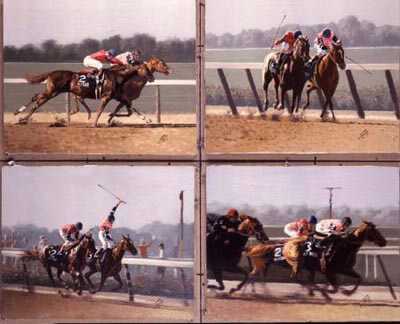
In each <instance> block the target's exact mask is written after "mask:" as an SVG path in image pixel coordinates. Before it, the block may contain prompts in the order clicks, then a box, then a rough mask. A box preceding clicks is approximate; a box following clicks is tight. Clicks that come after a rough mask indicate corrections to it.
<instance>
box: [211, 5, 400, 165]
mask: <svg viewBox="0 0 400 324" xmlns="http://www.w3.org/2000/svg"><path fill="white" fill-rule="evenodd" d="M227 7H229V15H226V10H225V9H226V8H227ZM328 8H329V9H328ZM206 9H207V10H206V27H205V28H206V47H205V60H206V63H205V94H204V96H205V105H206V106H205V111H206V115H207V116H206V151H207V153H208V154H209V155H213V156H214V157H215V156H217V155H221V156H224V155H227V154H236V155H237V156H239V154H246V153H254V154H258V155H261V154H265V155H267V154H268V155H270V156H272V155H273V154H275V155H276V154H282V153H290V154H294V155H295V154H307V153H312V154H319V155H323V154H338V153H340V154H343V153H344V154H353V155H354V154H364V155H365V154H367V153H373V154H376V155H381V156H383V155H384V154H391V153H398V152H400V140H399V138H400V128H399V119H400V108H399V99H398V98H399V88H400V87H399V73H398V72H399V62H400V39H399V37H398V35H399V33H400V3H399V2H398V1H396V0H384V1H379V2H376V1H373V0H367V1H364V0H355V1H351V2H350V3H349V1H345V0H340V1H335V2H331V1H328V0H323V1H317V0H313V1H296V0H285V1H277V0H271V1H262V0H251V1H247V2H243V1H238V0H234V1H225V0H224V1H207V3H206ZM293 89H295V90H293ZM309 91H310V103H309V106H307V107H305V106H306V100H307V93H308V92H309ZM293 94H294V95H295V98H296V101H294V106H293V100H292V99H293ZM282 96H283V100H282ZM298 98H300V99H299V101H297V99H298ZM325 108H326V110H325ZM210 158H211V157H210Z"/></svg>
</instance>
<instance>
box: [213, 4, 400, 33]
mask: <svg viewBox="0 0 400 324" xmlns="http://www.w3.org/2000/svg"><path fill="white" fill-rule="evenodd" d="M227 11H229V14H227ZM283 15H286V16H287V17H286V19H285V20H284V23H283V25H285V24H300V25H312V24H324V23H329V22H337V21H338V20H339V19H341V18H343V17H344V16H347V15H355V16H357V17H358V18H359V19H360V20H370V21H372V22H373V23H375V24H376V25H377V26H381V25H385V24H390V25H400V1H399V0H351V1H349V0H334V1H332V0H247V1H243V0H207V2H206V32H207V33H213V34H216V35H221V34H223V33H231V34H237V33H240V32H241V31H242V30H243V29H262V30H266V29H269V28H272V27H278V26H279V24H280V22H281V20H282V18H283Z"/></svg>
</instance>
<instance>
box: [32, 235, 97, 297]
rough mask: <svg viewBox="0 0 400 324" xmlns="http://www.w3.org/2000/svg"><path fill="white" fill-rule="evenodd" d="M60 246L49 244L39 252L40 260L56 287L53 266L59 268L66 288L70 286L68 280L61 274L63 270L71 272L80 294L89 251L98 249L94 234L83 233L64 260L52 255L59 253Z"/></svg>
mask: <svg viewBox="0 0 400 324" xmlns="http://www.w3.org/2000/svg"><path fill="white" fill-rule="evenodd" d="M59 248H60V246H59V245H48V246H47V247H45V248H44V249H43V251H41V252H39V253H38V258H39V261H40V262H41V263H42V265H43V267H44V268H45V269H46V270H47V274H48V276H49V278H50V281H51V283H52V285H53V286H54V287H56V283H55V281H54V278H53V273H52V272H51V268H56V269H57V278H58V280H59V281H60V282H61V283H62V284H63V285H64V287H65V288H69V287H68V284H67V282H66V281H64V280H63V279H62V278H61V275H62V273H63V272H66V273H69V274H70V275H71V277H72V280H73V284H74V290H77V289H78V294H80V293H81V292H82V286H83V276H82V271H83V269H84V267H85V265H86V257H87V255H88V254H89V253H94V252H95V249H96V247H95V243H94V240H93V238H92V235H91V233H86V234H84V235H82V236H81V237H80V239H79V240H78V241H77V242H75V243H74V244H73V245H71V246H70V247H69V248H68V250H67V255H66V256H65V258H64V259H62V260H60V259H54V258H52V255H54V254H55V253H57V251H58V250H59ZM77 280H78V282H79V284H78V285H77V284H76V282H77Z"/></svg>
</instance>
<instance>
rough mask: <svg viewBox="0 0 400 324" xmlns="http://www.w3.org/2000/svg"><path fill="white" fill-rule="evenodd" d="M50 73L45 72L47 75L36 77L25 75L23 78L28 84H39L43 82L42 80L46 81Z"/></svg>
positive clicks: (37, 75)
mask: <svg viewBox="0 0 400 324" xmlns="http://www.w3.org/2000/svg"><path fill="white" fill-rule="evenodd" d="M50 73H51V72H47V73H43V74H36V75H32V74H27V75H26V76H25V79H26V81H28V82H29V83H32V84H34V83H40V82H43V81H44V80H46V79H47V78H48V77H49V75H50Z"/></svg>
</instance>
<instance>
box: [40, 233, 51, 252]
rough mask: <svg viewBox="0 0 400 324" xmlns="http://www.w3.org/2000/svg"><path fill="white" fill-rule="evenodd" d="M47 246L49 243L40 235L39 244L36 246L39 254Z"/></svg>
mask: <svg viewBox="0 0 400 324" xmlns="http://www.w3.org/2000/svg"><path fill="white" fill-rule="evenodd" d="M48 245H49V241H48V239H47V237H46V236H44V235H40V237H39V243H38V245H37V249H38V251H39V252H40V253H43V252H44V249H45V248H46V247H47V246H48Z"/></svg>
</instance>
